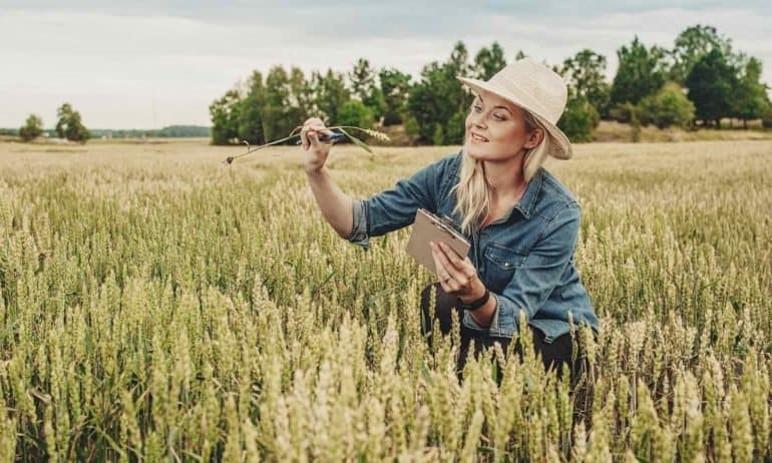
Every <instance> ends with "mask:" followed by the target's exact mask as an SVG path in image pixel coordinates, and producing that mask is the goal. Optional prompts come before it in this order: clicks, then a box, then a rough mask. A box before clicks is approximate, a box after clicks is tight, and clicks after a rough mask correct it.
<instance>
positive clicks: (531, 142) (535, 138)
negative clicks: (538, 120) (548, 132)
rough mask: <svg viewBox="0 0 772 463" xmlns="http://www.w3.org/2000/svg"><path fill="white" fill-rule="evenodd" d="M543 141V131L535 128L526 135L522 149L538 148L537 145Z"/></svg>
mask: <svg viewBox="0 0 772 463" xmlns="http://www.w3.org/2000/svg"><path fill="white" fill-rule="evenodd" d="M543 139H544V130H543V129H541V128H539V127H537V128H535V129H533V130H532V131H531V133H529V134H528V140H526V142H525V145H524V147H525V148H528V149H532V148H535V147H537V146H539V143H541V141H542V140H543Z"/></svg>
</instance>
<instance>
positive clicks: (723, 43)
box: [669, 24, 732, 85]
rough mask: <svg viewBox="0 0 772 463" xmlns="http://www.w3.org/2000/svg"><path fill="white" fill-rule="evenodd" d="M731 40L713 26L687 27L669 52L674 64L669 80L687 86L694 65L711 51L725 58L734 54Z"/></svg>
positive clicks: (698, 25)
mask: <svg viewBox="0 0 772 463" xmlns="http://www.w3.org/2000/svg"><path fill="white" fill-rule="evenodd" d="M731 42H732V41H731V40H730V39H728V38H726V37H724V36H722V35H721V34H719V33H718V32H717V31H716V28H715V27H713V26H703V25H701V24H697V25H695V26H691V27H687V28H686V29H684V30H683V31H682V32H681V33H680V34H678V37H676V39H675V43H674V46H673V48H672V50H670V51H669V56H670V57H671V60H672V64H671V66H670V70H669V79H670V80H672V81H674V82H676V83H678V84H681V85H685V84H686V77H687V76H688V75H689V73H691V71H692V68H693V67H694V65H695V64H696V63H697V61H699V60H700V59H702V57H703V56H705V55H706V54H708V53H709V52H710V51H711V50H714V49H717V50H720V51H721V52H722V53H723V54H724V55H725V56H729V55H731V53H732V45H731Z"/></svg>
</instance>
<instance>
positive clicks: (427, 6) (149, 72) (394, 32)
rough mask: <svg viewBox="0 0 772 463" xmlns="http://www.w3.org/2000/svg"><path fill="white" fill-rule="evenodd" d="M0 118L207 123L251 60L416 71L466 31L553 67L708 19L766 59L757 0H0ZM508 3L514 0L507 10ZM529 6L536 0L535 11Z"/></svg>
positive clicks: (668, 41) (652, 40)
mask: <svg viewBox="0 0 772 463" xmlns="http://www.w3.org/2000/svg"><path fill="white" fill-rule="evenodd" d="M0 5H5V6H0V9H2V10H3V11H4V12H3V15H2V16H0V56H2V62H3V72H2V73H0V102H2V108H3V110H2V111H0V127H15V126H19V125H21V123H22V122H23V121H24V119H25V118H26V116H27V115H28V114H29V113H32V112H34V113H38V114H41V115H42V116H43V118H44V122H45V124H46V126H48V127H51V126H53V125H54V122H55V121H54V118H55V113H56V107H57V106H59V105H60V104H61V103H63V102H65V101H69V102H71V103H72V104H73V105H74V106H75V107H76V108H77V109H78V110H79V111H80V112H81V114H82V115H83V118H84V122H85V123H86V125H87V126H89V127H93V128H100V127H114V128H132V127H138V128H139V127H142V128H149V127H161V126H163V125H169V124H177V123H191V124H202V125H208V124H209V123H210V121H209V113H208V106H209V104H210V103H211V102H212V100H214V99H215V98H218V97H219V96H221V95H222V94H223V93H224V92H225V91H226V90H227V89H228V88H230V87H231V86H232V85H233V84H234V83H235V82H236V81H237V80H238V79H240V78H245V77H246V76H248V75H249V73H250V72H251V71H252V70H253V69H258V70H261V71H263V72H267V70H268V69H269V68H270V67H271V66H273V65H283V66H285V67H287V68H288V67H289V66H293V65H294V66H298V67H300V68H301V69H303V70H304V71H306V72H310V71H311V70H326V69H327V68H328V67H331V68H333V69H335V70H338V71H348V70H349V69H351V66H352V65H353V63H354V62H355V61H356V59H357V58H359V57H366V58H368V59H369V60H370V62H371V64H373V65H374V66H376V67H381V66H392V67H396V68H399V69H401V70H403V71H405V72H409V73H412V74H413V75H415V76H417V75H418V73H419V71H420V69H421V68H422V67H423V66H424V65H425V64H427V63H429V62H431V61H433V60H444V59H446V57H447V56H448V54H449V53H450V50H451V48H452V46H453V43H454V42H455V41H457V40H463V41H464V43H465V44H466V45H467V48H468V49H469V51H470V55H472V56H473V55H474V53H476V51H477V50H478V49H479V48H480V47H482V46H487V45H489V44H490V43H491V42H493V41H494V40H497V41H498V42H499V43H500V44H501V45H502V46H503V47H504V50H505V52H506V57H507V59H508V60H512V59H513V58H514V55H515V53H516V52H517V50H519V49H522V50H523V51H524V52H525V53H526V54H528V55H530V56H533V57H535V58H537V59H539V60H545V61H547V62H548V63H550V64H557V63H560V62H562V60H563V59H565V58H567V57H569V56H571V55H573V54H574V53H576V52H577V51H579V50H581V49H582V48H590V49H592V50H594V51H596V52H599V53H601V54H604V55H605V56H606V57H607V60H608V64H609V69H608V71H607V75H608V77H609V78H610V77H611V76H612V75H613V72H614V70H615V69H616V66H617V63H616V50H617V49H618V48H619V46H620V45H622V44H625V43H629V42H630V41H631V40H632V39H633V36H634V35H636V34H637V35H638V36H639V38H640V39H641V40H642V41H643V42H644V43H646V44H647V45H653V44H658V45H661V46H667V47H669V46H671V45H672V42H673V40H674V39H675V37H676V35H677V34H678V33H679V32H680V31H682V30H683V29H684V28H686V27H688V26H691V25H695V24H710V25H714V26H716V27H717V29H718V31H719V32H720V33H722V34H724V35H726V36H728V37H730V38H731V39H732V41H733V44H734V46H735V48H736V49H739V50H742V51H744V52H746V53H748V54H750V55H753V56H756V57H758V58H760V59H761V60H762V62H763V63H764V64H766V65H767V67H766V68H765V69H764V74H763V77H764V79H765V80H766V81H767V82H772V69H770V68H769V66H770V63H772V44H771V42H772V41H770V40H769V33H768V24H770V23H772V13H771V12H770V7H769V6H767V5H766V3H746V4H743V5H742V6H738V4H733V5H734V6H732V7H731V8H726V7H722V6H720V5H718V4H716V3H715V2H708V3H705V2H699V3H698V2H686V3H684V2H682V3H680V4H678V5H680V6H675V7H673V6H668V4H666V3H665V2H645V3H644V2H624V3H614V4H613V5H605V4H602V3H600V2H591V3H589V4H588V5H587V6H585V7H583V8H575V7H573V6H572V8H575V9H574V10H573V11H571V10H568V9H566V8H565V7H564V6H563V5H565V4H564V3H562V2H553V1H547V2H544V3H540V4H539V5H534V4H532V3H523V4H522V5H518V4H513V3H512V2H504V1H494V2H489V3H488V4H486V6H485V7H480V6H477V5H475V4H470V3H469V2H460V1H456V0H453V1H450V2H445V3H441V4H434V3H421V2H415V1H410V2H407V1H402V0H398V1H396V2H390V3H388V4H383V3H364V2H361V3H357V2H353V1H338V2H334V1H333V2H327V3H325V4H323V5H318V4H317V5H315V6H312V7H309V6H305V5H302V4H301V3H300V2H292V1H291V2H284V3H282V6H281V7H277V6H276V5H277V4H275V3H274V4H266V3H261V2H257V3H238V4H235V5H231V6H228V7H225V6H221V5H220V4H218V5H217V6H212V5H209V4H207V3H202V2H148V1H145V0H139V1H136V2H133V3H130V4H125V5H120V4H116V3H115V2H110V3H109V4H105V3H104V2H96V1H91V2H75V3H74V4H71V3H68V4H67V9H66V11H65V10H63V9H62V6H61V4H60V3H53V2H41V1H35V0H31V1H29V0H28V1H25V2H24V3H21V2H17V1H10V2H9V1H2V2H0ZM512 5H516V6H515V7H513V6H512ZM537 7H538V8H537Z"/></svg>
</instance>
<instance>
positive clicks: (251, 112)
mask: <svg viewBox="0 0 772 463" xmlns="http://www.w3.org/2000/svg"><path fill="white" fill-rule="evenodd" d="M248 88H249V90H248V93H247V95H246V96H245V97H244V98H243V99H242V100H241V101H239V102H238V109H237V110H236V111H235V115H236V119H237V121H235V122H236V123H237V124H238V128H237V129H236V136H237V137H238V138H239V140H246V141H247V142H249V143H250V144H252V145H262V144H263V143H265V142H267V141H268V140H267V139H266V138H265V136H264V134H263V114H262V112H263V109H264V108H265V93H266V91H265V86H264V85H263V75H262V74H261V73H260V72H258V71H254V72H253V73H252V75H251V76H250V79H249V82H248Z"/></svg>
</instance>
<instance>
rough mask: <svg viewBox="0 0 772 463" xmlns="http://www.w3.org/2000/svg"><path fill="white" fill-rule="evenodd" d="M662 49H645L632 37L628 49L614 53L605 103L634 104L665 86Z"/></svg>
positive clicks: (663, 53) (614, 104) (654, 47)
mask: <svg viewBox="0 0 772 463" xmlns="http://www.w3.org/2000/svg"><path fill="white" fill-rule="evenodd" d="M664 56H665V50H664V49H662V48H660V47H658V46H656V45H655V46H653V47H651V48H650V49H647V48H646V46H644V45H643V44H642V43H641V42H640V41H639V40H638V36H637V35H636V36H635V38H634V39H633V41H632V43H631V44H630V46H629V47H627V46H624V45H623V46H622V47H621V48H620V49H619V50H617V57H618V58H619V67H618V68H617V73H616V75H615V76H614V82H613V83H612V86H611V94H610V96H609V104H610V105H611V106H616V105H619V104H621V103H624V102H628V101H629V102H630V103H633V104H637V103H638V102H639V101H641V99H642V98H643V97H645V96H646V95H651V94H652V93H654V92H656V91H657V90H659V89H660V88H661V87H662V85H664V83H665V76H666V71H665V64H666V63H665V60H664Z"/></svg>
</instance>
